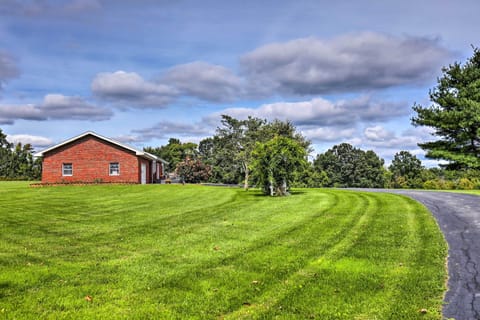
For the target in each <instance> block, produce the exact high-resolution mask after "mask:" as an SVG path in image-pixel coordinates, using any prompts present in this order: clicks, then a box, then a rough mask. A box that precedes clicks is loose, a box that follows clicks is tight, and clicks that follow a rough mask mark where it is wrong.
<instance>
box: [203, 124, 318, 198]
mask: <svg viewBox="0 0 480 320" xmlns="http://www.w3.org/2000/svg"><path fill="white" fill-rule="evenodd" d="M221 123H222V125H221V126H220V127H218V128H217V131H216V134H215V135H214V136H213V137H211V138H206V139H204V140H202V141H201V142H200V145H199V154H200V156H201V158H202V159H203V160H204V161H205V163H207V164H209V165H211V166H212V168H213V170H212V178H211V180H212V181H213V182H222V183H239V182H240V181H241V180H243V181H242V182H243V186H244V189H248V186H249V183H250V166H251V163H252V160H253V159H252V152H253V149H254V148H255V146H256V143H257V142H261V143H263V142H267V141H269V140H271V139H272V138H274V137H275V136H282V137H288V138H290V139H293V140H296V141H298V142H299V143H300V144H301V145H302V146H304V147H305V148H306V149H308V148H309V146H310V141H308V140H307V139H306V138H305V137H303V136H302V135H301V134H300V133H298V132H297V131H296V128H295V126H294V125H293V124H292V123H291V122H288V121H280V120H275V121H273V122H267V121H266V120H262V119H259V118H254V117H248V118H247V119H245V120H239V119H235V118H233V117H231V116H228V115H222V120H221Z"/></svg>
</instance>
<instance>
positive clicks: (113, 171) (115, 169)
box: [110, 162, 120, 176]
mask: <svg viewBox="0 0 480 320" xmlns="http://www.w3.org/2000/svg"><path fill="white" fill-rule="evenodd" d="M110 175H111V176H119V175H120V164H119V163H118V162H110Z"/></svg>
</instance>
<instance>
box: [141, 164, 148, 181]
mask: <svg viewBox="0 0 480 320" xmlns="http://www.w3.org/2000/svg"><path fill="white" fill-rule="evenodd" d="M140 167H141V171H140V182H141V183H142V184H145V183H147V165H146V164H145V163H142V164H141V166H140Z"/></svg>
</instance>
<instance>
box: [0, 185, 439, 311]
mask: <svg viewBox="0 0 480 320" xmlns="http://www.w3.org/2000/svg"><path fill="white" fill-rule="evenodd" d="M445 257H446V244H445V242H444V239H443V237H442V235H441V233H440V231H439V229H438V227H437V225H436V223H435V221H434V220H433V218H432V217H431V215H430V214H429V213H428V212H427V211H426V209H425V208H424V207H422V206H420V205H419V204H418V203H416V202H414V201H413V200H410V199H408V198H405V197H401V196H398V195H392V194H384V193H359V192H353V191H339V190H323V189H305V190H297V191H296V192H295V193H294V195H293V196H290V197H285V198H270V197H263V196H260V194H259V193H258V192H256V191H249V192H244V191H243V190H241V189H237V188H219V187H204V186H181V185H143V186H142V185H133V186H132V185H129V186H95V185H94V186H86V187H85V186H83V187H81V186H65V187H46V188H30V187H28V184H27V183H19V182H4V183H0V319H73V318H75V319H273V318H278V319H358V320H360V319H441V312H440V311H441V304H442V297H443V292H444V290H445V279H446V271H445ZM421 309H426V311H427V312H426V313H421V312H420V310H421Z"/></svg>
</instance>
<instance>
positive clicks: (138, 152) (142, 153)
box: [34, 131, 168, 163]
mask: <svg viewBox="0 0 480 320" xmlns="http://www.w3.org/2000/svg"><path fill="white" fill-rule="evenodd" d="M86 136H93V137H96V138H98V139H100V140H103V141H106V142H109V143H111V144H113V145H116V146H118V147H121V148H123V149H126V150H130V151H133V152H135V155H137V156H139V157H143V158H147V159H149V160H155V161H160V162H163V163H168V162H167V161H165V160H163V159H162V158H160V157H157V156H156V155H154V154H151V153H148V152H146V151H142V150H138V149H135V148H133V147H132V146H129V145H126V144H124V143H121V142H118V141H115V140H113V139H110V138H107V137H104V136H102V135H99V134H98V133H95V132H93V131H87V132H84V133H82V134H80V135H78V136H75V137H73V138H70V139H68V140H65V141H62V142H60V143H59V144H56V145H54V146H51V147H50V148H47V149H45V150H42V151H40V152H37V153H35V155H34V156H35V157H43V155H44V154H45V153H47V152H50V151H52V150H55V149H57V148H59V147H61V146H64V145H67V144H69V143H71V142H74V141H76V140H79V139H81V138H83V137H86Z"/></svg>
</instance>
